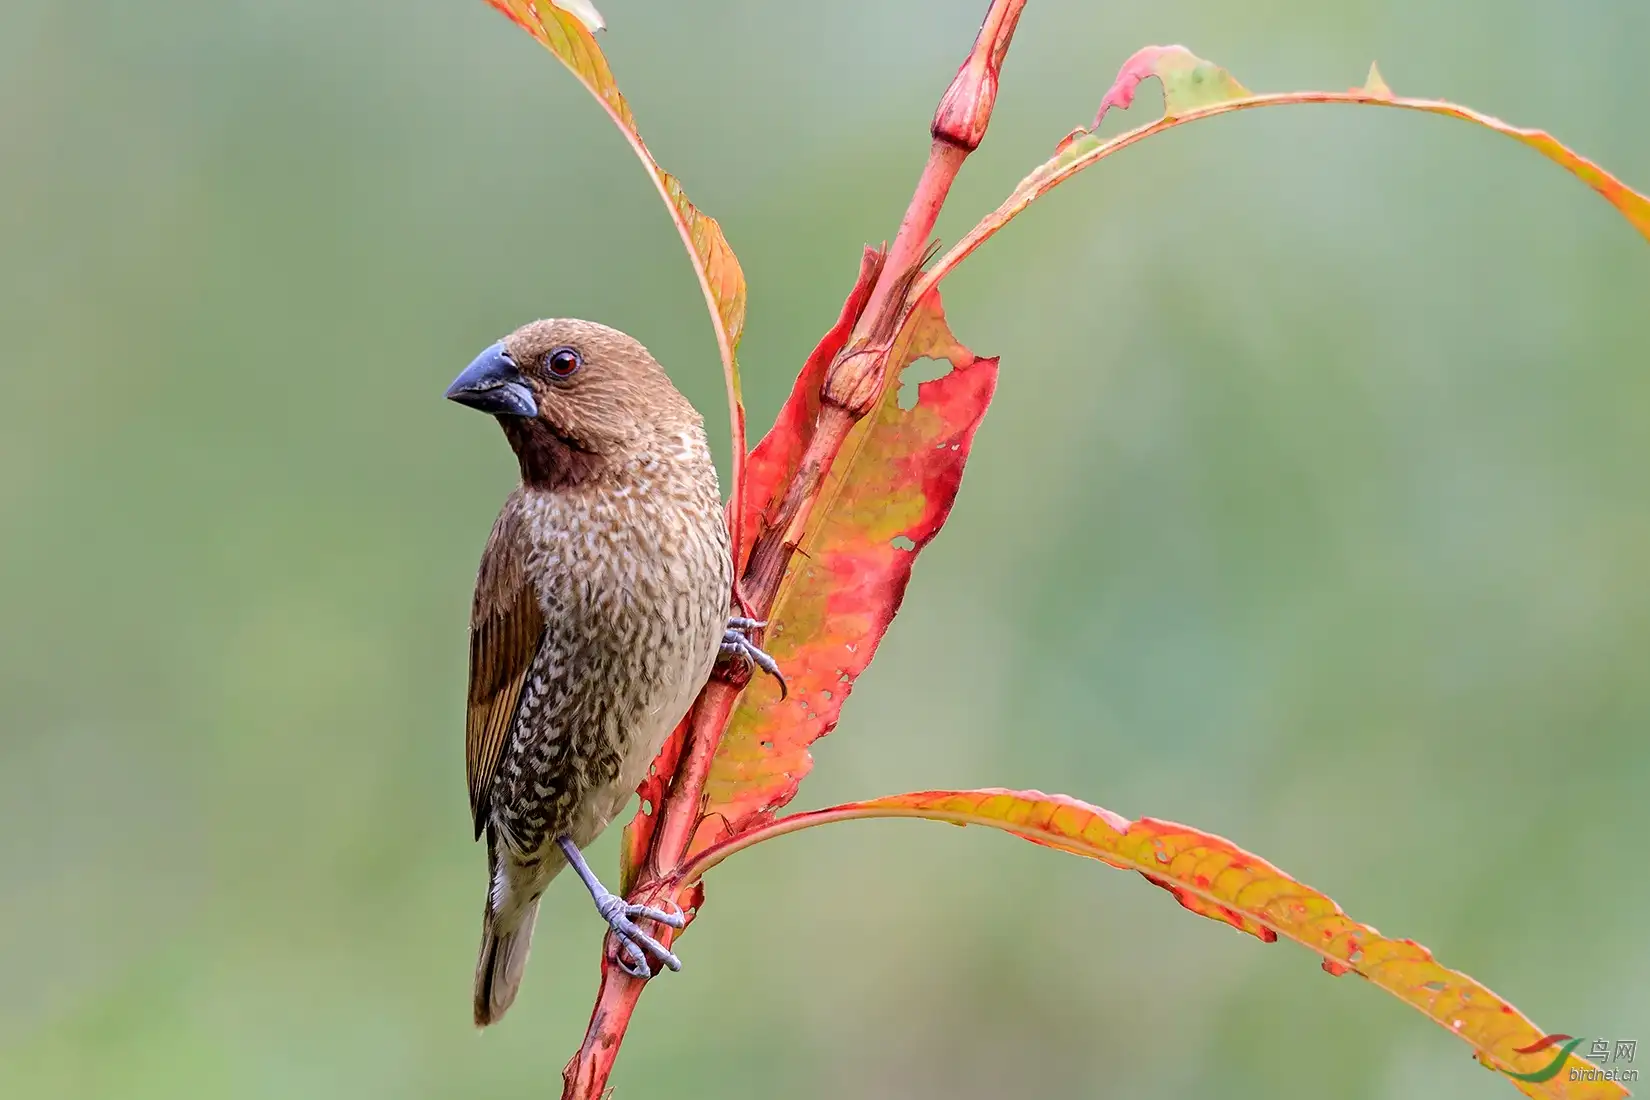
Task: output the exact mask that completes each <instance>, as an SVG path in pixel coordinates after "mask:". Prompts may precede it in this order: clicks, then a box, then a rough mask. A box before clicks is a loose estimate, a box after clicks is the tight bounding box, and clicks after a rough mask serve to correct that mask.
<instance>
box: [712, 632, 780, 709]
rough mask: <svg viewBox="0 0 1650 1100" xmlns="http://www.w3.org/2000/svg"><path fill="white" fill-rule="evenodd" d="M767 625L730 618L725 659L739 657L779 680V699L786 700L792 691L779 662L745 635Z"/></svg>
mask: <svg viewBox="0 0 1650 1100" xmlns="http://www.w3.org/2000/svg"><path fill="white" fill-rule="evenodd" d="M767 625H768V624H767V623H766V622H759V621H757V620H756V619H746V618H742V617H740V616H737V615H735V616H734V617H732V618H730V619H729V620H728V628H727V630H726V631H724V632H723V634H722V655H723V656H724V657H737V658H739V659H740V660H743V661H745V662H746V663H748V664H750V665H753V666H754V667H756V668H759V669H761V670H762V671H763V672H766V673H767V674H768V675H769V676H772V677H773V678H774V679H775V680H778V681H779V698H780V699H784V698H785V697H786V696H787V695H789V694H790V693H791V689H790V686H789V685H788V684H786V683H785V674H784V673H782V672H780V671H779V662H778V661H776V660H774V659H773V658H772V657H770V656H768V655H767V654H766V653H764V652H763V651H762V650H761V649H760V648H758V647H757V644H756V643H755V642H753V641H751V640H750V638H748V637H746V635H745V632H746V631H748V630H758V629H760V628H762V627H764V626H767Z"/></svg>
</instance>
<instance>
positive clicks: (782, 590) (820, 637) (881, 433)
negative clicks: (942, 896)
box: [693, 255, 997, 849]
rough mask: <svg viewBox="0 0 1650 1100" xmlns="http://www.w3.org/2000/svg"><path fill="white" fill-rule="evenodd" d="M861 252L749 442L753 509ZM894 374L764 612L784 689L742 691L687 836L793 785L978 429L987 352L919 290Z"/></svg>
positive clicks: (787, 465)
mask: <svg viewBox="0 0 1650 1100" xmlns="http://www.w3.org/2000/svg"><path fill="white" fill-rule="evenodd" d="M875 267H876V259H875V258H874V257H873V256H871V255H868V256H867V257H866V261H865V264H864V265H863V266H862V269H861V280H860V285H859V286H858V287H856V289H855V292H854V295H852V296H850V299H849V302H848V305H847V306H845V307H844V310H843V317H842V319H841V320H840V321H839V322H838V324H837V326H836V327H835V328H834V329H832V331H831V333H830V334H829V335H827V337H826V339H825V340H823V341H822V342H821V344H820V346H819V348H817V349H816V350H815V352H814V354H813V356H811V357H810V358H809V361H808V365H807V367H806V368H804V370H803V371H802V374H801V376H800V377H799V378H798V379H797V382H796V387H795V389H794V390H793V391H792V393H791V397H790V399H789V400H788V401H787V403H786V405H785V407H784V409H782V410H781V412H780V414H779V419H778V422H777V423H776V425H775V427H774V430H773V431H771V432H769V433H768V435H767V436H766V437H765V438H764V439H763V440H762V442H761V443H760V444H759V445H758V446H757V448H756V450H755V451H754V452H753V453H752V455H751V464H750V465H751V479H750V482H751V483H750V486H749V491H748V493H747V496H746V498H745V499H746V507H747V509H750V510H751V513H752V517H755V516H756V515H757V514H758V512H757V508H758V506H759V505H762V506H765V505H766V504H767V503H769V502H770V501H772V500H773V498H774V495H775V494H777V493H780V492H783V491H784V487H785V485H786V484H787V482H788V481H789V477H790V473H791V471H792V470H793V469H794V467H795V462H796V457H797V455H799V454H800V451H801V441H800V437H801V436H802V435H803V433H805V432H806V431H807V430H808V428H809V426H810V425H811V424H812V422H813V418H812V410H813V409H815V408H817V403H818V400H819V397H818V394H819V388H820V381H821V379H822V377H823V376H824V372H825V369H826V367H827V366H828V365H829V364H830V362H831V359H832V358H833V357H834V356H835V354H836V352H837V351H838V350H839V349H840V347H841V345H842V342H843V340H844V339H845V338H846V337H847V335H848V331H849V329H850V328H851V327H852V322H853V318H854V316H855V315H856V314H857V312H858V308H859V306H861V305H863V296H864V294H865V293H866V292H868V290H869V286H870V280H871V278H872V276H873V273H874V270H875ZM922 358H934V359H940V360H947V361H949V363H950V365H951V369H950V370H949V371H947V372H946V373H945V374H943V375H942V376H941V377H939V378H937V379H934V380H933V381H929V382H923V383H921V384H919V385H918V387H917V397H916V402H915V404H914V405H912V407H911V408H909V409H905V408H901V407H900V402H899V393H900V385H899V376H900V375H901V374H902V373H903V372H904V371H905V370H906V369H907V368H908V367H910V365H911V364H912V363H913V362H914V361H916V360H918V359H922ZM889 377H890V379H891V381H890V382H889V383H888V384H887V385H886V386H885V387H884V391H883V393H882V394H881V396H880V397H879V399H878V402H877V404H876V407H875V408H873V409H872V411H871V412H870V413H869V414H868V415H867V416H866V417H865V418H864V419H863V420H861V421H860V423H859V424H858V425H856V426H855V427H854V429H853V431H852V432H851V433H850V434H849V435H848V438H847V441H846V442H845V443H844V445H843V448H842V453H841V454H840V455H839V457H838V458H837V460H836V462H835V463H834V464H833V465H832V467H831V471H830V474H829V476H828V477H827V479H826V481H825V483H824V485H823V487H822V489H821V492H820V496H819V500H818V502H817V503H816V504H815V506H814V508H813V511H812V512H811V513H810V518H809V522H808V525H807V527H806V528H805V530H804V533H803V536H802V538H801V540H800V541H799V543H798V553H797V554H796V556H795V558H793V559H792V562H791V566H790V569H789V570H788V572H787V573H786V575H785V578H784V580H783V581H782V582H781V584H780V587H779V590H778V592H777V594H776V596H775V598H774V602H773V605H772V608H771V610H770V612H769V621H770V624H771V625H770V626H769V628H768V632H767V635H766V639H765V640H766V644H767V648H768V651H769V652H770V653H771V654H772V655H773V656H774V658H775V659H776V660H778V662H779V664H780V667H781V668H783V669H784V670H785V677H786V680H787V681H788V682H789V685H790V694H789V695H788V696H787V697H786V698H784V699H781V698H780V692H779V688H778V685H777V684H775V683H774V682H773V681H772V680H771V679H768V678H763V679H759V680H756V681H753V682H752V683H751V684H750V686H749V687H747V688H746V689H745V692H744V694H743V695H742V696H741V697H740V699H739V703H738V705H737V707H736V708H735V709H734V712H733V715H732V717H731V719H730V721H729V723H728V728H727V732H726V734H725V735H724V736H723V738H722V742H721V745H720V747H719V748H718V750H717V753H716V758H715V761H714V763H713V764H712V766H711V771H710V776H709V778H708V780H707V781H706V784H705V801H704V812H703V818H704V820H703V822H702V824H701V825H700V828H699V832H698V834H697V835H696V836H695V838H694V844H693V847H694V849H699V848H703V847H704V846H705V845H707V844H709V843H711V842H713V841H715V840H717V839H719V838H721V837H724V836H727V835H729V834H732V833H738V832H740V831H742V830H744V829H748V828H751V827H753V826H755V825H758V824H761V823H763V822H765V821H768V820H771V819H772V817H773V814H774V813H775V812H776V811H777V810H778V809H779V808H780V807H782V806H784V805H785V804H786V803H788V802H789V801H790V800H791V799H792V798H793V797H795V795H796V790H797V787H798V785H799V784H800V783H801V782H802V777H803V776H804V775H806V774H807V773H808V771H809V769H810V768H811V767H812V766H813V759H812V757H811V756H810V755H809V754H808V746H809V745H810V744H812V743H813V742H814V741H816V740H818V739H819V738H820V737H823V736H824V735H825V734H827V733H829V732H830V731H831V730H832V729H833V728H834V727H835V726H836V723H837V718H838V715H839V714H840V713H841V710H842V703H843V701H844V700H845V699H846V698H847V696H848V693H849V692H850V691H851V690H852V689H853V686H854V680H855V678H856V677H858V676H859V674H860V673H861V672H863V671H864V670H865V667H866V666H867V665H868V664H870V662H871V657H872V655H873V654H874V653H875V652H876V648H877V643H878V642H879V641H880V640H881V638H882V635H883V632H884V631H886V630H887V629H888V624H889V623H890V622H891V621H892V620H893V617H894V614H895V612H896V611H898V610H899V605H900V600H901V598H902V597H903V596H904V594H905V586H906V583H907V582H908V581H909V580H910V577H911V566H912V563H913V562H914V561H915V560H916V557H917V555H918V554H919V553H921V551H922V549H923V547H925V546H927V545H928V543H929V541H930V540H931V539H932V538H933V537H934V536H935V535H936V534H937V533H938V532H939V530H940V527H941V525H942V524H944V523H945V520H946V517H947V516H948V515H949V514H950V512H951V505H952V502H953V501H955V499H956V496H957V489H958V486H959V485H960V483H961V480H962V472H963V465H964V463H966V462H967V461H968V453H969V447H970V445H971V444H972V442H973V439H974V432H975V429H976V428H978V427H979V424H980V420H981V418H982V417H983V416H984V415H985V411H986V408H987V406H988V405H989V404H990V402H991V396H992V394H993V393H994V392H995V389H996V384H997V361H996V360H995V359H981V358H979V357H977V356H975V355H974V353H973V352H971V351H969V350H968V349H967V348H966V347H964V346H963V345H962V344H961V343H959V342H958V341H957V339H956V337H955V336H953V335H952V334H951V330H950V329H949V328H948V327H947V326H946V323H945V314H944V311H943V309H942V307H941V305H940V301H939V297H938V295H937V294H930V295H929V296H928V297H927V298H926V299H924V300H923V301H922V302H921V303H920V304H919V305H918V306H917V307H916V313H915V315H914V316H913V318H912V321H911V323H909V324H908V325H907V326H906V328H905V330H904V332H903V333H902V334H901V336H900V338H899V341H898V343H897V344H896V345H895V346H894V349H893V352H892V354H891V356H890V359H889Z"/></svg>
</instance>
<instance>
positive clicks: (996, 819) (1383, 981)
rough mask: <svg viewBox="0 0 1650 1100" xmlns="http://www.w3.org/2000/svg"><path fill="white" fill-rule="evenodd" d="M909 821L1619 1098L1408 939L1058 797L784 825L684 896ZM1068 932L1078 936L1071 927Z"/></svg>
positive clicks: (1547, 1082) (1219, 847)
mask: <svg viewBox="0 0 1650 1100" xmlns="http://www.w3.org/2000/svg"><path fill="white" fill-rule="evenodd" d="M881 817H917V818H926V819H927V820H930V821H943V822H947V823H949V824H952V825H989V826H991V827H992V828H996V829H1002V830H1004V831H1005V832H1009V833H1013V834H1014V835H1015V836H1018V837H1022V838H1024V839H1026V840H1029V841H1031V842H1033V843H1035V844H1041V845H1044V846H1046V847H1049V848H1057V849H1059V850H1060V851H1063V852H1071V853H1073V854H1075V855H1080V856H1087V857H1089V858H1090V859H1096V860H1099V861H1100V862H1102V863H1107V864H1110V865H1111V866H1113V867H1120V868H1123V869H1125V870H1131V871H1138V872H1139V873H1140V874H1141V875H1142V876H1144V877H1145V879H1146V880H1147V881H1148V882H1150V883H1152V884H1153V885H1155V886H1161V887H1162V888H1163V889H1165V890H1167V891H1168V892H1169V893H1170V894H1172V895H1173V896H1174V898H1175V900H1176V901H1178V902H1180V904H1181V905H1183V906H1185V907H1186V908H1187V909H1190V910H1191V911H1192V912H1194V913H1197V914H1199V915H1200V916H1205V917H1209V918H1210V919H1212V920H1217V921H1221V922H1223V923H1225V924H1230V925H1231V926H1232V927H1234V928H1236V929H1238V930H1239V931H1242V932H1247V933H1249V934H1250V935H1253V936H1256V937H1258V938H1259V939H1261V940H1263V941H1265V942H1267V943H1271V942H1273V941H1275V940H1276V939H1277V938H1278V937H1279V936H1284V937H1287V938H1288V939H1291V940H1294V941H1295V942H1296V943H1298V944H1301V945H1302V946H1304V947H1305V948H1307V949H1308V950H1309V951H1312V952H1315V953H1316V954H1317V955H1319V956H1320V957H1321V959H1322V962H1321V965H1322V967H1323V969H1324V970H1325V971H1327V972H1328V973H1330V974H1333V975H1340V974H1347V973H1354V974H1357V975H1358V976H1360V977H1362V978H1366V979H1368V980H1369V982H1370V983H1371V984H1373V985H1376V986H1378V987H1380V988H1381V989H1384V990H1386V991H1387V992H1388V993H1390V994H1392V995H1393V996H1394V997H1397V998H1398V999H1399V1000H1400V1001H1403V1002H1404V1003H1405V1004H1407V1005H1409V1006H1410V1007H1411V1008H1414V1009H1416V1010H1417V1011H1419V1012H1420V1013H1421V1014H1422V1015H1424V1016H1426V1017H1427V1019H1429V1020H1432V1021H1433V1022H1434V1023H1436V1024H1439V1025H1440V1026H1442V1027H1443V1028H1444V1029H1445V1030H1447V1031H1449V1032H1450V1033H1451V1034H1452V1035H1454V1036H1455V1037H1456V1038H1458V1039H1460V1040H1461V1041H1463V1042H1465V1043H1467V1044H1468V1045H1469V1046H1471V1047H1472V1048H1473V1052H1474V1056H1475V1057H1476V1058H1477V1059H1478V1060H1479V1062H1481V1063H1483V1064H1484V1065H1486V1066H1489V1067H1491V1068H1494V1069H1498V1070H1501V1071H1503V1072H1510V1073H1517V1074H1523V1075H1525V1076H1526V1077H1527V1078H1534V1077H1542V1076H1543V1072H1542V1071H1543V1070H1544V1069H1546V1068H1550V1067H1551V1066H1553V1065H1554V1062H1555V1058H1556V1059H1558V1061H1557V1063H1556V1064H1557V1066H1558V1067H1559V1068H1560V1069H1561V1070H1562V1071H1563V1072H1558V1073H1554V1074H1552V1075H1551V1076H1546V1077H1545V1079H1543V1080H1539V1081H1537V1080H1528V1079H1526V1080H1520V1079H1517V1078H1509V1080H1510V1081H1511V1083H1512V1084H1514V1085H1516V1086H1518V1088H1519V1089H1520V1090H1521V1091H1523V1092H1524V1093H1525V1094H1527V1095H1529V1096H1539V1097H1551V1098H1554V1100H1580V1098H1583V1097H1585V1098H1589V1100H1592V1098H1599V1100H1603V1098H1606V1097H1609V1098H1615V1097H1622V1096H1626V1095H1628V1093H1627V1090H1626V1089H1624V1088H1622V1087H1621V1086H1620V1085H1618V1084H1616V1083H1615V1082H1612V1081H1589V1080H1571V1079H1570V1073H1569V1071H1570V1070H1571V1069H1577V1070H1586V1069H1588V1068H1590V1067H1589V1063H1587V1062H1584V1061H1582V1060H1581V1059H1579V1058H1577V1057H1575V1056H1574V1054H1571V1053H1567V1052H1554V1051H1552V1050H1549V1049H1545V1048H1544V1047H1542V1043H1541V1040H1542V1039H1543V1038H1544V1037H1545V1036H1544V1033H1543V1032H1541V1031H1540V1030H1539V1029H1538V1028H1536V1026H1535V1025H1534V1024H1532V1023H1531V1022H1530V1021H1529V1020H1528V1019H1527V1018H1525V1016H1524V1015H1523V1014H1522V1013H1520V1012H1519V1011H1518V1010H1517V1009H1516V1008H1514V1007H1513V1006H1512V1005H1510V1004H1508V1003H1507V1002H1506V1001H1505V1000H1503V999H1502V998H1500V997H1498V996H1496V995H1495V994H1494V993H1492V992H1491V991H1490V990H1488V989H1486V988H1485V987H1484V986H1482V985H1480V984H1479V983H1478V982H1476V981H1474V980H1473V979H1472V978H1469V977H1468V976H1467V975H1465V974H1462V973H1461V972H1460V971H1458V970H1451V969H1449V968H1448V967H1446V966H1444V965H1443V964H1442V963H1439V962H1438V961H1437V960H1435V959H1434V958H1433V957H1432V952H1430V951H1428V950H1427V949H1426V948H1424V947H1422V946H1421V945H1420V944H1418V943H1416V942H1415V941H1413V940H1403V939H1392V938H1390V937H1387V936H1383V935H1381V933H1379V932H1377V931H1376V930H1375V929H1374V928H1372V927H1370V926H1369V925H1367V924H1360V923H1359V922H1358V921H1356V920H1353V919H1352V918H1351V917H1349V916H1347V915H1346V913H1345V912H1343V911H1342V910H1341V907H1340V906H1338V905H1336V904H1335V903H1334V902H1333V901H1331V900H1330V899H1329V898H1327V897H1325V896H1324V895H1323V894H1320V893H1318V892H1317V891H1316V890H1314V889H1312V888H1311V887H1310V886H1305V885H1303V884H1301V883H1299V882H1296V881H1295V880H1294V879H1292V878H1290V877H1289V876H1288V875H1286V874H1284V873H1283V872H1282V871H1280V870H1278V869H1277V868H1276V867H1274V866H1272V865H1271V864H1270V863H1268V862H1266V861H1265V860H1264V859H1261V858H1260V857H1259V856H1255V855H1251V854H1250V853H1248V852H1246V851H1244V850H1243V849H1242V848H1239V847H1237V846H1236V845H1235V844H1233V843H1232V842H1231V841H1229V840H1223V839H1222V838H1220V837H1218V836H1213V835H1211V834H1209V833H1203V832H1199V831H1198V830H1196V829H1193V828H1190V827H1188V826H1185V825H1177V824H1175V823H1174V822H1171V821H1159V820H1157V819H1155V818H1149V817H1143V818H1140V819H1139V820H1138V821H1128V820H1126V819H1124V818H1122V817H1120V816H1118V815H1117V814H1114V813H1112V812H1111V811H1109V810H1103V809H1101V808H1100V807H1098V806H1091V805H1089V804H1088V803H1085V802H1079V801H1078V800H1077V799H1075V798H1068V797H1066V796H1065V795H1057V794H1055V795H1050V794H1043V793H1042V792H1041V791H1010V790H999V789H988V790H979V791H921V792H917V793H914V794H901V795H890V796H889V797H887V798H876V799H872V800H870V801H868V802H850V803H847V804H845V805H842V806H833V807H831V808H830V809H825V810H815V811H812V812H810V813H801V814H792V815H791V816H789V817H785V818H781V819H780V820H778V821H773V822H769V823H766V824H764V825H762V826H760V827H757V828H755V829H752V830H749V831H747V832H745V833H743V834H742V835H739V836H735V837H733V838H731V839H727V840H724V841H722V842H721V843H718V844H715V845H713V846H711V847H709V848H707V849H706V850H704V851H702V852H700V853H699V855H698V856H697V857H696V858H694V859H691V860H690V861H689V862H688V864H687V865H686V866H685V867H683V869H682V872H681V881H682V884H683V885H685V886H693V885H695V884H697V883H698V881H699V879H700V878H701V877H702V876H703V875H704V874H705V872H707V871H708V870H710V869H711V868H712V867H714V866H716V865H717V864H718V863H720V862H722V860H724V859H726V858H727V857H728V856H730V855H732V854H734V853H735V852H738V851H742V850H744V849H745V848H748V847H750V846H751V845H753V844H758V843H761V842H762V841H764V840H769V839H772V838H773V837H777V836H782V835H784V834H786V833H794V832H797V831H799V830H802V829H808V828H812V827H814V826H816V825H826V824H830V823H832V822H836V821H852V820H855V819H858V818H881ZM1074 931H1080V929H1076V928H1074Z"/></svg>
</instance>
